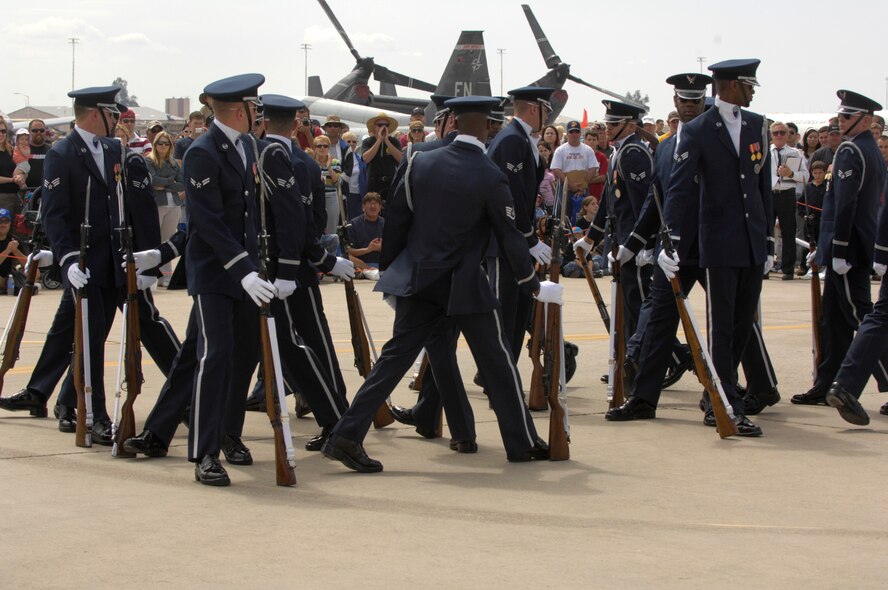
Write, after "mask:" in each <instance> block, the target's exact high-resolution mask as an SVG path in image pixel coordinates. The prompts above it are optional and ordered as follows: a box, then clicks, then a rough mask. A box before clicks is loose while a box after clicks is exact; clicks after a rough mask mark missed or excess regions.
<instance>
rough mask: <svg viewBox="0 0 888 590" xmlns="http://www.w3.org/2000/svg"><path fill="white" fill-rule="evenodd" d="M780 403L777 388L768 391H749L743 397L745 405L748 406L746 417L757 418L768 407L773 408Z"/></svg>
mask: <svg viewBox="0 0 888 590" xmlns="http://www.w3.org/2000/svg"><path fill="white" fill-rule="evenodd" d="M779 401H780V392H779V391H777V388H776V387H773V388H771V389H769V390H768V391H748V392H747V393H746V395H744V396H743V405H744V406H746V415H747V416H755V415H756V414H759V413H761V411H762V410H764V409H765V408H767V407H768V406H773V405H774V404H776V403H777V402H779Z"/></svg>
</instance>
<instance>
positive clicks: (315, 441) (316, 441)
mask: <svg viewBox="0 0 888 590" xmlns="http://www.w3.org/2000/svg"><path fill="white" fill-rule="evenodd" d="M332 430H333V427H332V426H324V427H323V428H321V433H320V434H318V435H315V436H313V437H311V438H310V439H308V442H307V443H305V450H306V451H320V450H321V447H323V446H324V441H325V440H327V437H328V436H330V432H332Z"/></svg>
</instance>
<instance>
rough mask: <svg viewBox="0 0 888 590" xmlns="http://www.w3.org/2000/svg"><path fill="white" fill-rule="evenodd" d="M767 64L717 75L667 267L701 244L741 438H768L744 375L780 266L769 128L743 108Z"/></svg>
mask: <svg viewBox="0 0 888 590" xmlns="http://www.w3.org/2000/svg"><path fill="white" fill-rule="evenodd" d="M759 63H760V62H759V60H757V59H736V60H729V61H723V62H719V63H716V64H713V65H711V66H710V67H709V70H710V71H711V72H712V74H713V77H714V78H715V85H716V92H717V94H718V98H717V99H716V102H715V106H714V107H713V108H712V109H710V110H708V111H706V112H705V113H703V114H702V115H700V116H699V117H697V118H696V119H694V120H693V121H691V122H690V123H687V124H686V125H684V126H683V128H682V132H681V138H680V140H679V143H678V148H677V152H676V156H675V166H674V167H673V169H672V176H671V178H670V180H669V183H668V188H667V190H666V195H667V196H666V202H665V204H664V217H665V223H666V226H667V227H668V228H669V229H670V233H671V234H672V238H673V241H674V243H675V245H676V252H675V253H674V254H673V255H672V256H670V255H669V254H668V253H667V252H666V251H665V250H664V251H661V253H660V264H661V266H663V267H664V270H669V272H671V273H674V272H676V270H677V267H678V265H679V263H680V262H681V260H682V259H683V258H684V257H686V256H688V254H689V252H690V248H692V247H693V245H694V244H693V242H694V238H696V240H697V247H698V250H699V255H700V267H701V268H703V269H705V273H706V298H707V312H708V313H707V319H708V327H709V331H708V339H709V348H710V353H711V355H712V361H713V364H714V365H715V371H716V373H717V377H718V379H719V380H720V381H721V383H722V386H723V388H724V392H725V394H726V395H727V398H728V401H729V402H730V403H731V406H732V407H733V410H734V414H735V416H736V420H737V428H738V431H739V434H740V435H741V436H761V434H762V430H761V428H759V427H758V426H757V425H756V424H754V423H753V422H751V421H750V420H749V419H748V418H747V417H746V415H745V412H746V408H745V404H744V400H743V397H742V396H741V393H740V390H739V388H738V385H737V367H738V365H739V363H740V357H741V354H742V352H743V349H744V347H745V346H746V343H747V342H748V340H749V338H750V335H751V334H752V324H753V321H754V317H755V312H756V308H757V307H758V301H759V296H760V294H761V287H762V276H763V275H764V274H766V273H767V272H769V271H770V269H771V266H773V263H774V255H773V252H774V238H773V237H772V235H771V233H772V229H773V227H774V220H773V213H774V208H773V206H772V203H771V168H770V161H769V154H770V152H769V151H768V145H769V142H768V128H767V122H766V120H765V119H764V117H762V116H761V115H758V114H755V113H751V112H749V111H745V110H742V108H741V107H746V106H749V104H750V102H752V96H753V94H754V92H755V87H756V86H758V81H757V80H756V77H755V72H756V69H757V68H758V65H759ZM697 203H699V207H700V209H699V220H698V225H697V227H696V228H688V227H687V225H686V224H685V218H686V217H687V216H689V215H692V209H693V208H694V206H695V205H696V204H697ZM695 229H696V231H694V230H695ZM670 269H671V270H670Z"/></svg>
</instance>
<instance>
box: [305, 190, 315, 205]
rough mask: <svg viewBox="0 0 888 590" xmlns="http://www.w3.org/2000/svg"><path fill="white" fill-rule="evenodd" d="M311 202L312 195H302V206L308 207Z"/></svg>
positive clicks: (312, 199)
mask: <svg viewBox="0 0 888 590" xmlns="http://www.w3.org/2000/svg"><path fill="white" fill-rule="evenodd" d="M312 201H314V195H312V194H311V193H308V194H307V195H302V204H303V205H306V206H308V207H310V206H311V203H312Z"/></svg>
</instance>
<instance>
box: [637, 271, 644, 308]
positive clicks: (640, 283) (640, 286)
mask: <svg viewBox="0 0 888 590" xmlns="http://www.w3.org/2000/svg"><path fill="white" fill-rule="evenodd" d="M635 280H636V281H637V282H638V296H639V298H640V299H641V300H642V301H644V281H643V280H642V279H641V267H640V266H636V267H635Z"/></svg>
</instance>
